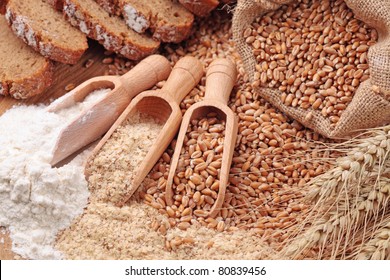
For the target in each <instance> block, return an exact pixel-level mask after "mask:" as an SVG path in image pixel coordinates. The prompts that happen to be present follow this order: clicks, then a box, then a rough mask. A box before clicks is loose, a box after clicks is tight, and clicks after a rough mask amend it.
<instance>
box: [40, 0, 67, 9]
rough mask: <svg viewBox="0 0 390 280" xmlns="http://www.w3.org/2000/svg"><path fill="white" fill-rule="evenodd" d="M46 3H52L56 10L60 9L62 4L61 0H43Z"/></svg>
mask: <svg viewBox="0 0 390 280" xmlns="http://www.w3.org/2000/svg"><path fill="white" fill-rule="evenodd" d="M44 1H45V2H46V3H48V4H50V5H52V6H53V7H54V8H56V9H57V10H58V11H62V7H63V5H64V1H63V0H44Z"/></svg>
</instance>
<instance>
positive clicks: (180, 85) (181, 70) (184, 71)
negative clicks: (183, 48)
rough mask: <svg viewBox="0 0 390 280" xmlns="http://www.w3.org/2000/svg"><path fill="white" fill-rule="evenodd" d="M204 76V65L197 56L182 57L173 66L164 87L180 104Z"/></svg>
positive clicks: (164, 90)
mask: <svg viewBox="0 0 390 280" xmlns="http://www.w3.org/2000/svg"><path fill="white" fill-rule="evenodd" d="M202 76H203V66H202V64H201V62H200V61H199V60H198V59H196V58H195V57H191V56H186V57H183V58H181V59H180V60H179V61H178V62H177V63H176V65H175V67H173V70H172V72H171V74H170V75H169V78H168V80H167V81H166V83H165V84H164V86H163V87H162V91H163V92H167V93H169V94H170V95H171V96H172V97H173V98H174V100H175V101H176V102H177V103H178V104H179V103H180V102H181V101H182V100H183V98H184V97H185V96H186V95H187V94H188V93H189V92H190V91H191V90H192V89H193V88H194V87H195V86H196V85H197V84H198V83H199V81H200V79H201V78H202Z"/></svg>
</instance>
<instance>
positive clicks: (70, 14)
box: [64, 0, 160, 60]
mask: <svg viewBox="0 0 390 280" xmlns="http://www.w3.org/2000/svg"><path fill="white" fill-rule="evenodd" d="M64 14H65V18H66V19H67V20H68V21H69V22H70V23H71V24H72V25H73V26H77V27H78V28H79V29H80V30H81V31H82V32H84V33H85V34H87V36H88V37H90V38H92V39H95V40H97V41H99V42H100V43H101V44H102V45H103V46H104V47H105V48H106V49H107V50H110V51H114V52H116V53H119V54H121V55H123V56H124V57H126V58H128V59H132V60H139V59H142V58H144V57H145V56H148V55H150V54H152V53H154V52H155V51H156V50H157V49H158V47H159V45H160V43H159V42H158V41H156V40H154V39H152V38H151V37H149V36H146V35H143V34H138V33H137V32H135V31H134V30H131V29H130V28H128V27H127V25H126V23H125V22H124V20H122V19H121V18H119V17H117V16H111V15H109V14H108V13H107V12H106V11H105V10H104V9H103V8H102V7H101V6H100V5H99V4H98V3H96V2H95V1H93V0H65V1H64Z"/></svg>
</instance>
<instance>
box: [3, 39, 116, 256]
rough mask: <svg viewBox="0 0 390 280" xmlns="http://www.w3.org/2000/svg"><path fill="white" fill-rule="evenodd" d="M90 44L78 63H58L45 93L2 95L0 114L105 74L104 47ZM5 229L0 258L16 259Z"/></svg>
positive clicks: (47, 98) (52, 98)
mask: <svg viewBox="0 0 390 280" xmlns="http://www.w3.org/2000/svg"><path fill="white" fill-rule="evenodd" d="M89 45H90V48H89V49H88V51H87V52H86V53H85V54H84V55H83V57H82V58H81V59H80V61H79V62H78V63H77V64H75V65H64V64H58V65H56V68H55V74H54V82H53V85H52V86H51V87H50V88H49V89H47V90H46V91H45V92H44V93H43V94H41V95H39V96H36V97H32V98H30V99H28V100H23V101H21V100H16V99H13V98H11V97H4V96H0V115H2V114H3V113H4V112H5V111H6V110H7V109H9V108H11V107H12V106H14V105H17V104H38V103H44V104H48V103H50V102H51V101H53V100H54V99H56V98H58V97H60V96H62V95H64V94H65V93H66V92H67V91H66V90H65V87H66V86H67V85H68V84H71V83H73V84H75V85H79V84H81V83H82V82H84V81H86V80H88V79H90V78H92V77H96V76H102V75H104V73H105V71H106V70H107V69H108V66H107V65H106V64H103V63H102V60H103V58H104V57H105V55H104V49H103V48H102V47H101V46H100V45H99V44H97V43H96V42H93V41H90V42H89ZM89 59H93V60H94V63H93V64H92V65H91V66H90V67H88V68H86V67H85V63H86V62H87V61H88V60H89ZM3 230H4V229H3V228H0V260H9V259H14V258H15V254H14V253H13V252H12V243H11V240H10V238H9V236H8V233H5V234H4V233H3ZM17 258H18V257H17Z"/></svg>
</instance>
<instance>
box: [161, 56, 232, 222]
mask: <svg viewBox="0 0 390 280" xmlns="http://www.w3.org/2000/svg"><path fill="white" fill-rule="evenodd" d="M236 79H237V70H236V65H235V64H234V63H232V62H230V61H229V60H227V59H217V60H215V61H214V62H212V63H211V64H210V66H209V69H208V71H207V78H206V93H205V98H204V100H203V101H201V102H198V103H196V104H194V105H192V106H191V107H190V108H189V109H188V110H187V111H186V113H185V114H184V116H183V121H182V124H181V127H180V131H179V135H178V138H177V143H176V147H175V151H174V154H173V157H172V162H171V167H170V170H169V175H168V181H167V185H166V191H165V195H166V196H165V200H166V203H167V205H169V206H171V205H173V190H172V184H173V178H174V176H175V174H176V169H177V166H178V162H179V158H180V153H181V150H182V147H183V141H184V138H185V136H186V133H187V130H188V126H189V124H190V122H191V121H192V120H194V119H200V118H203V117H206V116H207V115H208V114H209V113H212V112H213V113H216V114H217V118H219V119H220V120H225V122H226V126H225V139H224V147H223V155H222V165H221V169H220V172H219V190H218V196H217V199H216V200H215V202H214V205H213V206H212V208H211V209H210V211H209V213H208V216H210V217H215V216H216V215H217V214H218V211H219V210H220V208H221V206H222V204H223V201H224V199H225V191H226V186H227V185H228V181H229V171H230V165H231V162H232V158H233V152H234V146H235V143H236V138H237V130H238V118H237V116H236V115H235V114H234V113H233V111H232V110H231V109H230V108H229V107H228V106H227V102H228V100H229V96H230V93H231V91H232V89H233V86H234V84H235V82H236Z"/></svg>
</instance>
